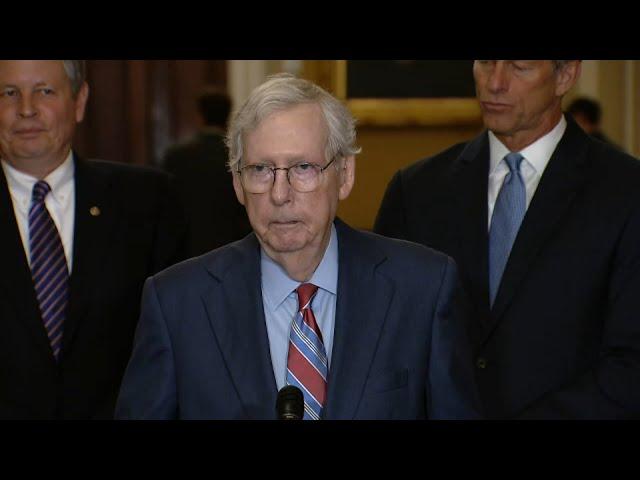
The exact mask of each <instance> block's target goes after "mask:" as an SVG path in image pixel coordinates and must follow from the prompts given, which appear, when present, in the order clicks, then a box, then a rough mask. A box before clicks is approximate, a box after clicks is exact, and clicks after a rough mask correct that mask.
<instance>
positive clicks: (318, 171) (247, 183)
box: [238, 157, 336, 193]
mask: <svg viewBox="0 0 640 480" xmlns="http://www.w3.org/2000/svg"><path fill="white" fill-rule="evenodd" d="M335 159H336V157H333V159H332V160H331V161H330V162H329V163H327V164H326V165H325V166H324V167H321V166H320V165H317V164H315V163H307V162H302V163H296V164H295V165H292V166H291V167H286V168H285V167H282V168H276V167H271V166H269V165H264V164H255V165H245V166H244V167H242V168H239V169H238V173H239V174H240V181H241V182H242V186H243V187H244V189H245V190H246V191H247V192H249V193H267V192H268V191H269V190H270V189H271V187H272V186H273V184H274V183H275V181H276V172H277V171H278V170H284V171H285V172H287V180H288V182H289V185H291V188H293V189H294V190H295V191H296V192H300V193H309V192H313V191H314V190H316V189H317V188H318V187H319V186H320V182H321V181H322V173H323V172H324V171H325V170H326V169H327V168H329V165H331V164H332V163H333V162H334V160H335Z"/></svg>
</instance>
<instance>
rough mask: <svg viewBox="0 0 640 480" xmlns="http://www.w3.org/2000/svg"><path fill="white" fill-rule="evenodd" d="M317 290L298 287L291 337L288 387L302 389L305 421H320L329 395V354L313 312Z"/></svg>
mask: <svg viewBox="0 0 640 480" xmlns="http://www.w3.org/2000/svg"><path fill="white" fill-rule="evenodd" d="M317 291H318V287H316V286H315V285H312V284H310V283H305V284H303V285H300V286H299V287H298V289H297V292H298V304H299V308H298V314H297V315H296V318H295V319H294V320H293V323H292V325H291V332H290V334H289V356H288V358H287V385H294V386H296V387H298V388H299V389H300V390H302V394H303V396H304V420H320V418H321V416H322V409H323V408H324V404H325V400H326V395H327V373H328V364H327V354H326V351H325V348H324V343H323V340H322V333H321V332H320V328H319V327H318V323H317V322H316V317H315V315H314V314H313V310H311V302H312V301H313V297H314V296H315V294H316V292H317Z"/></svg>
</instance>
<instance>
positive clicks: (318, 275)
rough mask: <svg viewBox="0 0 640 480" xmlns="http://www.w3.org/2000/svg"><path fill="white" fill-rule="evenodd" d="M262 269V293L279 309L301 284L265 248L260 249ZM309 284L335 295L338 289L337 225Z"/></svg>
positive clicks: (333, 228) (333, 226)
mask: <svg viewBox="0 0 640 480" xmlns="http://www.w3.org/2000/svg"><path fill="white" fill-rule="evenodd" d="M260 267H261V269H262V292H263V294H264V296H265V298H266V299H267V301H268V302H269V304H270V305H271V306H272V308H274V309H276V308H278V307H279V306H280V305H281V304H282V302H284V301H285V300H286V298H287V297H288V296H289V295H290V294H291V292H293V291H294V290H295V289H296V288H298V286H299V285H300V282H298V281H296V280H293V279H292V278H291V277H289V275H287V272H285V270H284V269H283V268H282V267H281V266H280V265H279V264H277V263H276V262H275V261H274V260H273V259H272V258H271V257H269V255H267V253H266V252H265V251H264V249H263V248H261V249H260ZM309 283H313V284H314V285H316V286H317V287H319V288H320V289H322V290H325V291H327V292H329V293H331V294H333V295H335V294H336V292H337V289H338V236H337V234H336V228H335V225H331V237H330V239H329V245H328V246H327V249H326V251H325V252H324V256H323V257H322V260H321V261H320V264H319V265H318V268H316V271H315V272H313V275H312V276H311V279H310V280H309Z"/></svg>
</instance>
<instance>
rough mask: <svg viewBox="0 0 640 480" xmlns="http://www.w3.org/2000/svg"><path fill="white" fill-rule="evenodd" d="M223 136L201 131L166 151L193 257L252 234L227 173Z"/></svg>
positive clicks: (168, 167) (229, 174) (165, 161)
mask: <svg viewBox="0 0 640 480" xmlns="http://www.w3.org/2000/svg"><path fill="white" fill-rule="evenodd" d="M226 161H227V150H226V147H225V145H224V138H223V136H222V135H220V134H216V133H208V132H202V133H200V134H198V135H197V136H196V137H194V138H193V139H192V140H190V141H189V142H187V143H184V144H180V145H177V146H174V147H172V148H171V149H169V151H168V152H167V155H166V157H165V160H164V168H165V169H166V170H167V171H168V172H170V173H172V174H173V175H174V176H175V177H176V185H177V187H178V192H179V194H180V198H181V199H182V202H183V203H184V205H185V208H186V212H187V216H188V218H189V228H190V234H189V237H190V245H189V254H190V256H196V255H201V254H203V253H206V252H209V251H211V250H213V249H215V248H218V247H221V246H223V245H226V244H227V243H231V242H233V241H235V240H239V239H241V238H243V237H244V236H246V235H247V234H248V233H249V232H251V225H250V224H249V220H248V218H247V214H246V211H245V209H244V207H243V206H242V205H241V204H240V203H239V202H238V200H237V198H236V194H235V192H234V190H233V185H232V182H231V173H229V171H228V170H227V166H226Z"/></svg>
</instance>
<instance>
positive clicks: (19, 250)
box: [0, 168, 55, 365]
mask: <svg viewBox="0 0 640 480" xmlns="http://www.w3.org/2000/svg"><path fill="white" fill-rule="evenodd" d="M0 255H2V262H1V263H2V270H3V272H4V274H3V275H0V288H2V290H3V291H4V292H5V295H6V298H7V301H11V302H12V303H13V307H14V310H15V312H16V316H15V317H14V318H15V319H16V320H17V321H18V322H20V323H22V324H23V325H25V326H26V327H27V329H28V330H29V332H30V333H31V337H32V338H33V340H34V342H35V344H36V345H37V346H38V349H39V350H40V351H41V352H42V353H43V355H46V356H47V357H48V358H49V360H50V361H51V363H52V365H55V361H54V358H53V352H52V350H51V346H50V344H49V337H48V336H47V333H46V331H45V328H44V325H43V323H42V317H41V314H40V307H39V306H38V302H37V299H36V295H35V290H34V288H33V281H32V279H31V270H30V268H29V263H28V262H27V258H26V255H25V252H24V247H23V245H22V238H21V237H20V232H19V230H18V224H17V222H16V218H15V214H14V211H13V202H12V200H11V195H10V193H9V188H8V186H7V181H6V178H5V176H4V171H3V169H2V168H0ZM3 320H4V319H3Z"/></svg>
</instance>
